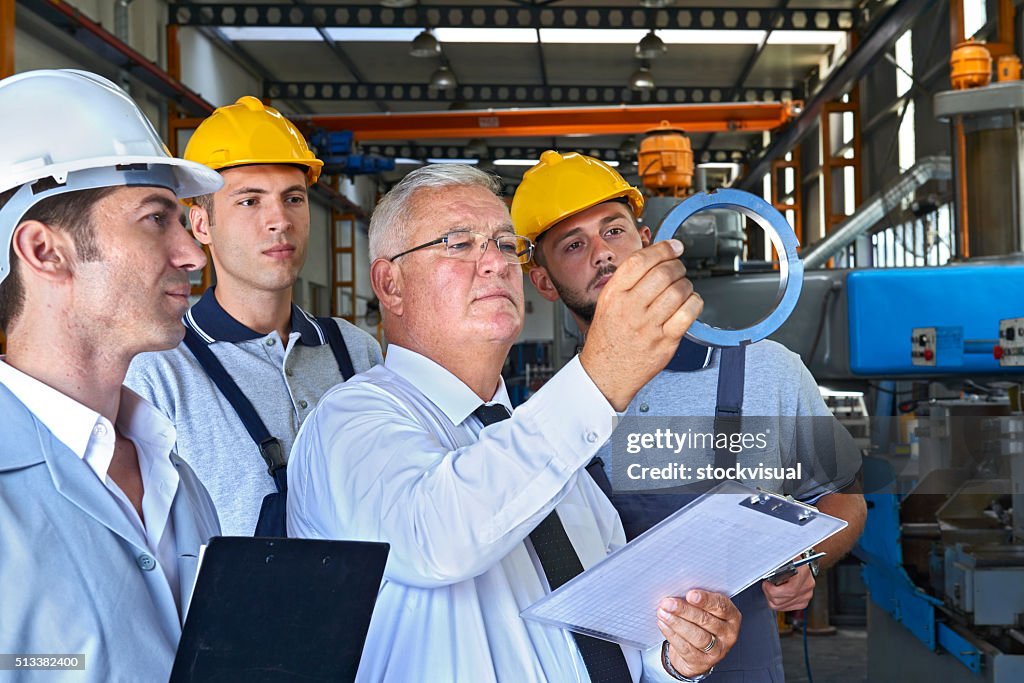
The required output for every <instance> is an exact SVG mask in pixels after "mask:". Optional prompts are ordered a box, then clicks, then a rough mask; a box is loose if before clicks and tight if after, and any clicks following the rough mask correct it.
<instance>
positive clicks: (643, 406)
mask: <svg viewBox="0 0 1024 683" xmlns="http://www.w3.org/2000/svg"><path fill="white" fill-rule="evenodd" d="M650 409H651V407H650V406H649V405H647V404H646V403H641V404H640V412H641V413H646V412H647V411H648V410H650Z"/></svg>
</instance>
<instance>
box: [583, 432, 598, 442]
mask: <svg viewBox="0 0 1024 683" xmlns="http://www.w3.org/2000/svg"><path fill="white" fill-rule="evenodd" d="M586 438H587V443H594V442H595V441H597V434H595V433H594V432H587V437H586Z"/></svg>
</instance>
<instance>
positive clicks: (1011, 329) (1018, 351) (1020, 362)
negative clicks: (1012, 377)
mask: <svg viewBox="0 0 1024 683" xmlns="http://www.w3.org/2000/svg"><path fill="white" fill-rule="evenodd" d="M992 355H993V356H995V358H996V360H998V361H999V365H1000V366H1001V367H1011V366H1024V318H1009V319H1007V320H1000V321H999V341H998V342H997V343H996V346H995V347H994V348H993V349H992Z"/></svg>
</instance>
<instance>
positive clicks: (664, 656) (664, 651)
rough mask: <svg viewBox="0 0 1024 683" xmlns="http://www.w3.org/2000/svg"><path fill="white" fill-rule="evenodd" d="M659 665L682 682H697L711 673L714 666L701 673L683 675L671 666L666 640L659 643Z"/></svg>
mask: <svg viewBox="0 0 1024 683" xmlns="http://www.w3.org/2000/svg"><path fill="white" fill-rule="evenodd" d="M661 666H662V668H663V669H665V673H667V674H668V675H669V676H671V677H672V678H674V679H675V680H677V681H683V683H699V681H703V680H704V679H705V678H707V677H708V676H710V675H711V672H712V671H714V670H715V667H711V668H710V669H708V670H707V671H705V672H704V673H702V674H697V675H696V676H684V675H683V674H681V673H679V672H678V671H676V668H675V667H674V666H672V660H671V659H669V656H668V641H667V640H666V641H664V642H662V644H661Z"/></svg>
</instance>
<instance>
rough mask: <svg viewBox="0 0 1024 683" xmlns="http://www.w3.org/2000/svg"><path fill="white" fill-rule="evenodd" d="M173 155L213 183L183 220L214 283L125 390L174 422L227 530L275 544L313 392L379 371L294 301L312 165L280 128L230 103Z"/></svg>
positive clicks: (350, 334)
mask: <svg viewBox="0 0 1024 683" xmlns="http://www.w3.org/2000/svg"><path fill="white" fill-rule="evenodd" d="M185 158H186V159H188V160H189V161H194V162H196V163H200V164H203V165H204V166H208V167H209V168H211V169H213V170H215V171H217V172H219V173H220V175H221V177H222V178H224V187H223V188H222V189H221V190H220V191H218V192H216V193H213V194H208V195H203V196H200V197H197V198H195V201H194V202H193V204H192V207H191V208H190V210H189V219H190V221H191V224H192V230H193V233H194V234H195V237H196V239H198V240H199V241H200V242H202V243H203V244H205V245H207V246H208V247H209V249H210V254H211V257H212V258H213V263H214V266H215V268H214V270H215V273H216V277H217V281H216V285H215V286H213V287H211V288H210V289H208V290H207V291H206V292H205V293H204V294H203V296H202V298H201V299H200V300H199V301H198V302H197V303H196V304H195V305H194V306H193V307H192V308H191V309H190V310H189V312H188V314H187V315H186V318H185V325H186V327H187V328H188V330H187V332H186V336H185V342H184V343H183V344H181V345H180V346H178V347H177V348H175V349H172V350H170V351H164V352H160V353H147V354H142V355H140V356H139V357H138V358H136V359H135V361H134V362H133V363H132V366H131V368H130V369H129V371H128V379H127V380H126V382H125V383H126V384H127V385H128V386H130V387H131V388H132V389H134V390H135V391H138V392H139V394H141V395H142V396H144V397H146V398H147V399H149V400H151V401H152V402H153V403H154V404H155V405H156V406H157V407H158V408H160V410H162V411H163V412H164V414H166V415H167V416H168V417H169V418H170V419H171V421H172V422H174V424H175V427H176V428H177V432H178V443H177V452H178V454H179V455H181V457H182V458H184V459H185V460H186V462H188V463H189V464H190V465H191V466H192V467H193V468H194V469H195V471H196V474H198V475H199V478H200V479H201V480H202V482H203V484H204V485H205V486H206V488H207V489H209V491H210V495H211V496H212V497H213V501H214V503H215V504H216V506H217V512H218V514H219V515H220V523H221V526H222V527H223V529H224V533H225V534H227V535H232V536H251V535H253V532H254V531H255V532H256V534H257V535H260V536H284V535H285V527H284V514H285V508H284V496H285V494H284V492H285V490H286V484H287V479H286V477H287V471H286V467H285V462H286V458H287V455H288V452H289V450H290V449H291V446H292V441H294V439H295V434H296V432H298V430H299V427H300V426H301V425H302V422H303V420H305V419H306V417H307V416H308V415H309V414H310V413H311V412H312V411H313V409H314V408H315V407H316V404H317V403H318V402H319V401H320V397H321V396H322V395H323V394H324V392H326V391H327V390H328V389H330V388H331V387H333V386H334V385H335V384H337V383H339V382H342V381H344V380H346V379H348V378H349V377H351V376H352V375H353V374H355V373H357V372H362V371H363V370H368V369H369V368H370V367H372V366H373V365H376V364H377V363H379V362H381V360H382V358H381V352H380V346H379V345H378V344H377V341H376V340H375V339H374V338H373V337H371V336H370V335H369V334H367V333H366V332H364V331H363V330H360V329H359V328H358V327H356V326H355V325H352V324H351V323H349V322H347V321H345V320H342V319H340V318H327V317H316V318H315V317H313V316H312V315H310V314H309V313H307V312H306V311H304V310H303V309H301V308H299V306H297V305H296V304H295V303H294V302H293V301H292V287H293V285H294V284H295V280H296V278H298V276H299V271H300V270H301V269H302V266H303V264H304V263H305V260H306V247H307V244H308V242H309V225H310V217H309V196H308V186H310V185H312V184H313V183H315V182H316V181H317V178H318V177H319V175H320V169H321V167H322V166H323V162H321V161H320V160H319V159H317V158H316V156H315V155H314V154H313V152H312V151H311V150H310V149H309V146H308V145H307V144H306V141H305V139H304V138H303V137H302V134H301V133H300V132H299V130H298V129H297V128H296V127H295V126H294V125H293V124H292V123H291V122H290V121H288V119H286V118H285V117H283V116H282V115H281V114H280V112H278V111H277V110H276V109H274V108H273V107H268V106H266V105H264V104H263V103H262V102H260V101H259V100H258V99H256V98H255V97H248V96H247V97H242V98H240V99H239V100H238V101H237V102H235V103H234V104H230V105H227V106H224V107H220V108H219V109H217V110H216V111H215V112H214V113H213V114H211V115H210V116H209V117H208V118H207V119H206V120H204V121H203V122H202V123H201V124H200V125H199V127H198V128H197V129H196V131H195V132H194V133H193V134H192V137H191V138H190V139H189V142H188V146H187V147H186V148H185ZM218 365H219V368H218V367H217V366H218ZM232 383H233V384H234V387H232V386H231V384H232ZM231 396H236V397H238V396H240V397H241V398H242V399H243V401H248V404H249V406H251V409H250V408H246V407H245V403H244V402H240V401H238V399H237V398H236V399H235V400H234V401H233V400H231V399H230V398H229V397H231Z"/></svg>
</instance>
